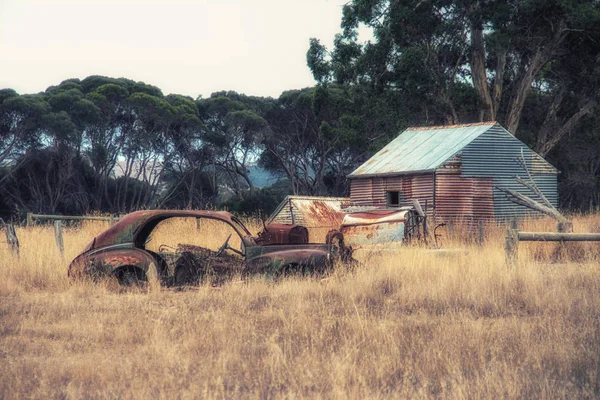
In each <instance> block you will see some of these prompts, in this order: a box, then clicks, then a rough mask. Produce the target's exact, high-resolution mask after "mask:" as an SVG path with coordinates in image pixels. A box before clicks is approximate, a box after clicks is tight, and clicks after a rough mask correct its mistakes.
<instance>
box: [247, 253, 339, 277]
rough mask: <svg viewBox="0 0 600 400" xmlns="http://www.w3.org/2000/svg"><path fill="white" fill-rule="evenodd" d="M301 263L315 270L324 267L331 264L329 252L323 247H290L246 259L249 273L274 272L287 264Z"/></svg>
mask: <svg viewBox="0 0 600 400" xmlns="http://www.w3.org/2000/svg"><path fill="white" fill-rule="evenodd" d="M290 264H292V265H301V266H305V267H309V268H312V269H314V270H319V269H324V268H326V267H327V265H328V264H329V253H328V252H327V251H324V250H321V249H288V250H281V251H273V252H270V253H266V254H262V255H259V256H257V257H254V258H252V259H250V260H246V270H247V272H249V273H261V272H266V273H273V272H276V270H277V269H279V268H281V267H284V266H286V265H290Z"/></svg>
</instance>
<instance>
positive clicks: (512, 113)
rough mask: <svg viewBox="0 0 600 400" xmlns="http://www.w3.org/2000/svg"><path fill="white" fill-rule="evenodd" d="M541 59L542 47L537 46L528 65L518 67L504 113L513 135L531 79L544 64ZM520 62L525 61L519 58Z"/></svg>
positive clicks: (517, 126) (508, 127)
mask: <svg viewBox="0 0 600 400" xmlns="http://www.w3.org/2000/svg"><path fill="white" fill-rule="evenodd" d="M543 61H544V60H543V59H542V49H541V48H538V49H537V51H536V52H535V54H534V56H533V57H532V59H531V61H530V62H529V65H528V66H525V65H522V66H521V68H520V69H521V71H522V73H521V74H519V75H521V76H520V78H519V79H517V81H516V82H515V89H514V92H513V95H512V97H511V99H510V102H509V103H508V113H507V115H506V129H508V131H509V132H510V133H512V134H513V135H514V134H516V133H517V129H518V128H519V122H520V121H521V114H522V113H523V106H524V105H525V100H526V99H527V94H529V89H530V88H531V84H532V83H533V79H534V78H535V76H536V75H537V73H538V71H539V70H540V68H541V67H542V66H543V65H544V64H545V62H543ZM521 62H525V60H521Z"/></svg>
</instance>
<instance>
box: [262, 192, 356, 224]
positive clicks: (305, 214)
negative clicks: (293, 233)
mask: <svg viewBox="0 0 600 400" xmlns="http://www.w3.org/2000/svg"><path fill="white" fill-rule="evenodd" d="M349 204H350V199H349V198H347V197H317V196H287V197H286V198H285V200H283V201H282V202H281V204H279V206H278V207H277V209H276V210H275V211H274V212H273V214H271V217H270V218H269V222H270V223H271V222H279V223H282V224H292V223H293V224H299V225H302V226H305V227H307V228H325V227H330V228H337V227H339V226H340V224H341V223H342V219H344V215H345V211H343V209H344V208H345V207H347V206H348V205H349Z"/></svg>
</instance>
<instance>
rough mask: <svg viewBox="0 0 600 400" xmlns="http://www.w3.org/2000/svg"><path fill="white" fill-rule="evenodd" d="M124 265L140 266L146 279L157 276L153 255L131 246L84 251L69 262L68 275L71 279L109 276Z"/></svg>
mask: <svg viewBox="0 0 600 400" xmlns="http://www.w3.org/2000/svg"><path fill="white" fill-rule="evenodd" d="M125 266H133V267H137V268H140V269H141V270H142V271H144V273H145V274H146V277H147V278H148V279H154V278H157V277H158V276H159V274H158V268H157V267H156V260H155V259H154V257H153V256H152V255H151V254H150V253H148V252H146V251H144V250H141V249H132V248H116V249H115V248H108V249H98V250H96V251H94V252H92V253H84V254H82V255H80V256H78V257H77V258H75V259H74V260H73V261H72V262H71V265H70V266H69V272H68V275H69V277H70V278H72V279H78V278H82V277H92V278H99V277H102V276H109V275H110V274H112V273H113V272H114V271H115V270H116V269H118V268H121V267H125Z"/></svg>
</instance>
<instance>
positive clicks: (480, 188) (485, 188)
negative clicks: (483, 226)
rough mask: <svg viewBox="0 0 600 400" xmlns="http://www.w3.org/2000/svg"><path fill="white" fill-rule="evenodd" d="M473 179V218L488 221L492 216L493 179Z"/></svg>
mask: <svg viewBox="0 0 600 400" xmlns="http://www.w3.org/2000/svg"><path fill="white" fill-rule="evenodd" d="M472 179H473V217H475V218H476V219H482V218H483V219H489V218H492V217H493V216H494V180H493V178H472Z"/></svg>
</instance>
